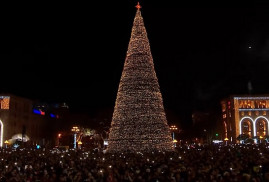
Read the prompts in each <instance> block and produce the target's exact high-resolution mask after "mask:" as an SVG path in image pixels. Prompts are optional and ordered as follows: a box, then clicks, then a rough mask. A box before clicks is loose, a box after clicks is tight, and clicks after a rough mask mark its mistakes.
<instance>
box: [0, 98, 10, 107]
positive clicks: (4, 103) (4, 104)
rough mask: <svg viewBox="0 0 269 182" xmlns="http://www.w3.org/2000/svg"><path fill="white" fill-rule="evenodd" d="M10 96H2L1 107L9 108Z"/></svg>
mask: <svg viewBox="0 0 269 182" xmlns="http://www.w3.org/2000/svg"><path fill="white" fill-rule="evenodd" d="M9 101H10V97H9V96H0V107H1V108H0V109H9Z"/></svg>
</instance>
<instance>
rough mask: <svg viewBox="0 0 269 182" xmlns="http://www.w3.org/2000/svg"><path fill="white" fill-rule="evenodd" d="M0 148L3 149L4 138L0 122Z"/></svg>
mask: <svg viewBox="0 0 269 182" xmlns="http://www.w3.org/2000/svg"><path fill="white" fill-rule="evenodd" d="M0 132H1V133H0V147H3V140H4V139H3V138H4V124H3V122H2V121H1V120H0Z"/></svg>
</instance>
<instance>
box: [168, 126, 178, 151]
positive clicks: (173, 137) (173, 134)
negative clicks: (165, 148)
mask: <svg viewBox="0 0 269 182" xmlns="http://www.w3.org/2000/svg"><path fill="white" fill-rule="evenodd" d="M170 130H171V131H172V139H173V143H174V147H176V145H177V144H176V143H177V141H176V140H175V131H177V130H178V128H177V127H176V125H171V126H170Z"/></svg>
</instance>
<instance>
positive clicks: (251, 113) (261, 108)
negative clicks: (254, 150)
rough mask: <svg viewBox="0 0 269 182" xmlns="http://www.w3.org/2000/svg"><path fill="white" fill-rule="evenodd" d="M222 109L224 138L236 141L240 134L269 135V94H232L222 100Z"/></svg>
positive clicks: (258, 136) (255, 136)
mask: <svg viewBox="0 0 269 182" xmlns="http://www.w3.org/2000/svg"><path fill="white" fill-rule="evenodd" d="M221 109H222V122H223V128H224V131H223V139H224V138H226V140H229V141H230V142H232V143H236V142H238V140H237V139H236V138H237V137H238V136H239V135H240V134H246V135H248V136H249V137H250V138H263V137H264V136H267V135H269V128H268V126H269V96H262V95H261V96H231V97H229V98H227V99H224V100H222V101H221Z"/></svg>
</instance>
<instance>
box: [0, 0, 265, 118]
mask: <svg viewBox="0 0 269 182" xmlns="http://www.w3.org/2000/svg"><path fill="white" fill-rule="evenodd" d="M140 4H141V5H142V9H141V10H142V16H143V18H144V23H145V27H146V29H147V32H148V38H149V41H150V45H151V50H152V55H153V60H154V64H155V71H156V73H157V76H158V79H159V84H160V88H161V92H162V95H163V100H164V106H165V108H166V109H167V110H168V112H170V113H173V114H171V115H175V116H177V117H179V120H180V121H181V122H189V120H190V119H191V113H192V112H193V111H197V110H198V111H206V112H207V111H208V110H212V109H213V110H214V109H215V110H218V108H219V101H220V99H222V98H224V97H227V96H228V95H230V94H247V93H248V88H247V83H248V82H249V81H251V83H252V87H253V91H252V93H253V94H267V93H269V76H268V73H269V72H268V70H269V11H268V8H269V3H257V2H256V3H253V2H252V3H249V4H246V3H244V4H241V5H236V4H215V5H214V4H213V5H212V4H211V6H208V4H195V5H192V4H180V5H177V6H175V4H169V3H166V4H164V2H163V3H161V2H160V3H156V2H155V3H152V2H150V1H147V2H146V1H144V2H143V1H141V2H140ZM135 5H136V1H134V0H129V1H127V0H125V1H122V2H120V1H116V2H113V1H111V2H110V3H102V2H99V3H97V2H95V3H90V2H87V4H86V3H85V4H83V3H81V4H79V3H75V2H72V3H67V2H65V3H58V4H29V5H28V4H22V5H16V6H14V5H8V6H6V7H5V8H3V11H2V14H1V19H2V20H1V30H2V31H3V32H2V33H1V41H0V42H1V54H0V59H1V71H0V73H1V78H2V79H1V86H0V90H1V91H2V92H12V93H15V94H17V95H21V96H26V97H30V98H34V99H41V100H44V101H49V102H58V101H59V102H62V101H65V102H67V103H68V104H69V105H70V108H74V109H76V110H80V109H82V110H84V111H89V112H95V111H98V110H101V109H103V108H113V107H114V103H115V99H116V93H117V88H118V84H119V80H120V76H121V71H122V68H123V63H124V59H125V55H126V51H127V46H128V42H129V39H130V34H131V28H132V23H133V19H134V16H135V12H136V9H135V7H134V6H135Z"/></svg>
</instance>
